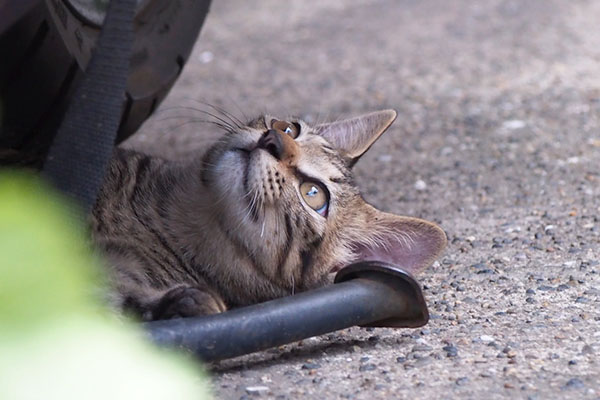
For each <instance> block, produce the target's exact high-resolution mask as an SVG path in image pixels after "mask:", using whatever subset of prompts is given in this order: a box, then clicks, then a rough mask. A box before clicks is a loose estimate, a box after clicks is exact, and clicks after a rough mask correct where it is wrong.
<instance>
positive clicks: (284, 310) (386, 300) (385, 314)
mask: <svg viewBox="0 0 600 400" xmlns="http://www.w3.org/2000/svg"><path fill="white" fill-rule="evenodd" d="M335 282H336V283H335V284H333V285H329V286H326V287H322V288H318V289H314V290H310V291H307V292H303V293H299V294H296V295H293V296H288V297H284V298H280V299H275V300H271V301H268V302H264V303H260V304H255V305H251V306H247V307H243V308H238V309H234V310H231V311H227V312H224V313H221V314H214V315H208V316H203V317H196V318H183V319H173V320H165V321H155V322H149V323H146V324H145V328H146V330H147V331H148V334H149V336H150V338H151V339H152V340H153V341H154V342H155V343H158V344H160V345H164V346H169V347H178V348H183V349H186V350H188V351H191V352H193V353H195V354H196V355H197V356H198V357H199V358H200V359H202V360H204V361H216V360H222V359H226V358H232V357H236V356H240V355H243V354H248V353H253V352H256V351H260V350H264V349H267V348H270V347H276V346H280V345H283V344H287V343H291V342H294V341H298V340H301V339H305V338H308V337H312V336H317V335H321V334H324V333H327V332H332V331H336V330H339V329H344V328H348V327H351V326H355V325H360V326H378V327H394V328H400V327H410V328H415V327H419V326H423V325H425V324H426V323H427V321H428V320H429V313H428V311H427V305H426V303H425V299H424V298H423V294H422V292H421V289H420V287H419V285H418V283H417V282H416V281H415V279H414V278H413V277H412V276H411V275H410V274H408V273H407V272H405V271H403V270H402V269H400V268H398V267H395V266H393V265H389V264H385V263H381V262H374V261H368V262H361V263H357V264H353V265H350V266H348V267H346V268H343V269H342V270H341V271H340V272H338V274H337V275H336V278H335Z"/></svg>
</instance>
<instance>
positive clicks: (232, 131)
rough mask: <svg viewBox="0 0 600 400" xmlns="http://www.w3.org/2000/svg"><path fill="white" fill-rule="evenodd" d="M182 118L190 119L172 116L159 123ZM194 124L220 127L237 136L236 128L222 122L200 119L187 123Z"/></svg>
mask: <svg viewBox="0 0 600 400" xmlns="http://www.w3.org/2000/svg"><path fill="white" fill-rule="evenodd" d="M182 118H188V117H186V116H182V115H171V116H168V117H163V118H160V119H158V120H157V121H159V122H162V121H168V120H172V119H182ZM194 122H200V123H206V124H212V125H215V126H218V127H219V128H221V129H223V130H225V131H227V132H229V133H233V134H235V133H236V131H235V127H232V126H231V125H228V124H224V123H222V122H218V121H211V120H208V119H200V118H193V119H188V120H187V121H186V123H194Z"/></svg>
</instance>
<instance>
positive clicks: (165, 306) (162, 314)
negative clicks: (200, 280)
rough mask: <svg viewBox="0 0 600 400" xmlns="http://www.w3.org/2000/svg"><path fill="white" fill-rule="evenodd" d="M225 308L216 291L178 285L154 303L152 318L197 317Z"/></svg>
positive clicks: (224, 309)
mask: <svg viewBox="0 0 600 400" xmlns="http://www.w3.org/2000/svg"><path fill="white" fill-rule="evenodd" d="M226 310H227V308H226V306H225V304H224V303H223V300H222V299H221V298H220V297H219V296H218V295H217V294H216V293H214V292H212V291H208V290H203V289H201V288H198V287H195V286H178V287H176V288H173V289H171V290H169V291H168V292H167V293H165V295H163V297H161V299H160V300H159V301H158V302H157V303H156V305H155V306H154V307H153V310H152V319H153V320H160V319H173V318H187V317H198V316H201V315H208V314H217V313H220V312H223V311H226Z"/></svg>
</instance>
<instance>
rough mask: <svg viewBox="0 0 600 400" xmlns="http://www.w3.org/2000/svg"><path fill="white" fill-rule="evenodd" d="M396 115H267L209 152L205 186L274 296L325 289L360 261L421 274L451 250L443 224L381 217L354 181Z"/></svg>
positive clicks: (238, 245) (230, 232)
mask: <svg viewBox="0 0 600 400" xmlns="http://www.w3.org/2000/svg"><path fill="white" fill-rule="evenodd" d="M395 118H396V112H395V111H393V110H384V111H378V112H374V113H370V114H366V115H362V116H360V117H357V118H352V119H347V120H342V121H337V122H333V123H327V124H319V125H316V126H310V125H308V124H307V123H305V122H304V121H301V120H299V119H295V118H288V119H280V118H277V117H272V116H264V117H261V118H258V119H256V120H254V121H253V122H252V123H250V124H248V126H245V127H238V128H236V129H232V130H231V132H230V133H229V134H228V135H226V136H225V137H224V138H223V139H222V140H221V141H220V142H219V143H217V144H216V145H215V147H214V148H213V150H212V151H209V152H208V153H207V156H206V157H205V159H204V168H203V171H204V172H203V181H204V182H205V185H206V186H208V187H209V188H210V191H211V192H212V193H213V196H214V201H215V203H216V204H219V210H218V213H219V218H220V219H221V221H222V222H223V223H222V224H221V225H222V226H226V227H228V228H224V230H225V231H226V234H227V240H230V241H232V242H235V245H236V248H238V249H241V250H240V253H241V254H243V253H246V256H247V258H248V260H249V263H250V264H251V265H252V266H253V267H254V268H256V269H257V270H258V272H260V275H261V276H262V277H264V280H266V281H268V282H269V283H268V284H269V285H272V286H273V288H272V292H273V293H274V294H275V293H277V291H283V292H286V293H290V292H292V291H294V290H304V289H307V288H312V287H315V286H318V285H320V284H323V283H325V282H327V281H329V279H330V278H329V277H330V274H331V273H332V272H336V271H337V270H339V269H340V268H342V267H343V266H345V265H347V264H349V263H351V262H354V261H359V260H380V261H387V262H390V263H393V264H395V265H397V266H399V267H401V268H403V269H405V270H407V271H409V272H412V273H418V272H420V271H421V270H422V269H424V268H426V267H427V266H428V265H429V264H430V263H432V262H433V261H434V259H435V258H436V257H438V256H439V254H440V253H441V251H442V250H443V249H444V247H445V245H446V236H445V234H444V232H443V231H442V230H441V229H440V228H439V227H438V226H436V225H434V224H433V223H430V222H427V221H424V220H421V219H416V218H410V217H403V216H398V215H393V214H389V213H385V212H382V211H379V210H377V209H376V208H374V207H373V206H371V205H369V204H367V203H366V202H365V201H364V199H363V198H362V197H361V195H360V193H359V190H358V188H357V186H356V184H355V183H354V178H353V175H352V171H351V168H352V166H353V165H354V164H355V163H356V161H357V160H358V159H359V158H360V157H361V156H362V155H363V154H364V153H365V152H366V151H367V150H368V149H369V148H370V147H371V145H373V143H374V142H375V141H376V140H377V139H378V138H379V137H380V136H381V134H383V132H384V131H385V130H386V129H387V128H388V127H389V126H390V125H391V124H392V122H393V121H394V120H395ZM242 264H243V263H242ZM230 274H231V275H232V276H233V275H235V274H236V272H235V271H234V270H233V269H232V270H231V272H230ZM262 285H263V286H264V285H265V283H264V282H263V283H262Z"/></svg>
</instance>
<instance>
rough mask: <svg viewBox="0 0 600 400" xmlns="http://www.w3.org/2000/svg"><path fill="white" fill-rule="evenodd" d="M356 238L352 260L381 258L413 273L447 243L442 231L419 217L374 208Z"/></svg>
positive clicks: (422, 268)
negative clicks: (361, 232)
mask: <svg viewBox="0 0 600 400" xmlns="http://www.w3.org/2000/svg"><path fill="white" fill-rule="evenodd" d="M364 232H369V233H367V235H366V236H363V237H362V238H360V239H358V240H357V241H355V243H354V244H353V246H352V247H353V250H354V251H355V254H356V258H355V260H354V261H384V262H387V263H390V264H394V265H396V266H398V267H400V268H402V269H404V270H405V271H407V272H410V273H411V274H413V275H415V274H418V273H419V272H421V271H422V270H424V269H425V268H427V267H428V266H429V265H431V264H432V263H433V262H434V261H435V259H436V258H437V257H438V256H439V255H440V254H441V252H442V250H444V248H445V247H446V243H447V239H446V234H445V233H444V231H443V230H442V229H441V228H440V227H438V226H437V225H435V224H433V223H431V222H428V221H425V220H422V219H418V218H410V217H401V216H397V215H393V214H387V213H383V212H381V211H377V212H376V215H375V216H374V217H373V218H372V220H371V221H370V222H369V223H368V227H367V229H365V230H363V235H364Z"/></svg>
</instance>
